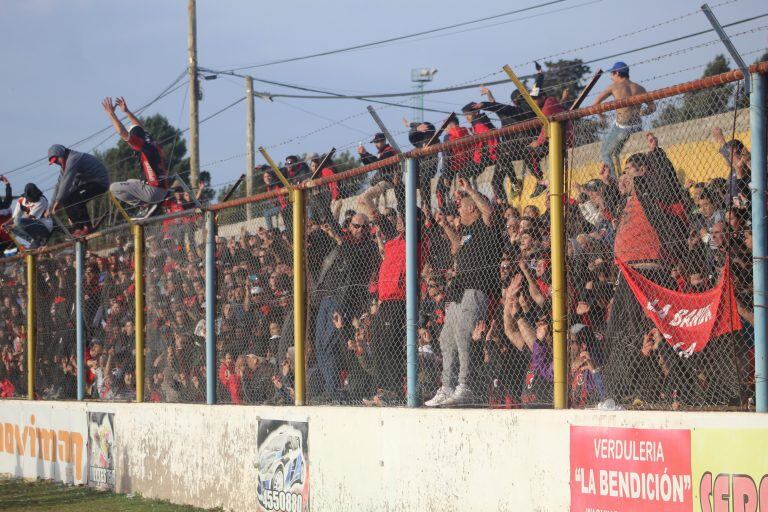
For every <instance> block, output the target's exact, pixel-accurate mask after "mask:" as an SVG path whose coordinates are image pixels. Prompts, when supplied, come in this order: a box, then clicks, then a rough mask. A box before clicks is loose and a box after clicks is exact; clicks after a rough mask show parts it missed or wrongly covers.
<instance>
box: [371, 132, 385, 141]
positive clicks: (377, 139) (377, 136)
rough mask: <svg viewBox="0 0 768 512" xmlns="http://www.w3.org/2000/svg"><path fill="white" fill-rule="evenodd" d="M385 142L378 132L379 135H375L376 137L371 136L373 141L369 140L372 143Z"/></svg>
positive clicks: (381, 134)
mask: <svg viewBox="0 0 768 512" xmlns="http://www.w3.org/2000/svg"><path fill="white" fill-rule="evenodd" d="M385 140H387V138H386V137H385V136H384V134H383V133H381V132H379V133H377V134H376V135H374V136H373V140H371V142H372V143H376V142H384V141H385Z"/></svg>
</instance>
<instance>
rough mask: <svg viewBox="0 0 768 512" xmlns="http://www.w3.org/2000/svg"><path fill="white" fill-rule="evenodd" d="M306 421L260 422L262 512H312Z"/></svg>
mask: <svg viewBox="0 0 768 512" xmlns="http://www.w3.org/2000/svg"><path fill="white" fill-rule="evenodd" d="M308 431H309V425H308V424H307V422H305V421H284V420H259V433H258V436H257V450H258V461H257V467H258V473H259V481H258V483H257V491H258V497H259V505H260V506H261V510H276V511H279V512H306V511H309V456H308V453H309V448H308V445H307V437H308V436H307V434H308Z"/></svg>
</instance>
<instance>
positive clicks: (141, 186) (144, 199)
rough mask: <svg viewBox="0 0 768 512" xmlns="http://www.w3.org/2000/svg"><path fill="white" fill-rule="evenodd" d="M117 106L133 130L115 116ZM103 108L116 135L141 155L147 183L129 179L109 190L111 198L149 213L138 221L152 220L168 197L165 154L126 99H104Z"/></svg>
mask: <svg viewBox="0 0 768 512" xmlns="http://www.w3.org/2000/svg"><path fill="white" fill-rule="evenodd" d="M115 105H117V106H118V107H120V108H121V109H122V111H123V112H124V113H125V115H126V116H127V117H128V119H129V120H130V121H131V123H132V126H131V128H130V129H128V130H126V128H125V126H124V125H123V123H122V122H121V121H120V119H118V117H117V115H116V114H115ZM101 106H102V107H104V110H105V111H106V112H107V115H108V116H109V118H110V120H111V121H112V125H113V126H114V127H115V131H116V132H117V133H118V135H120V138H121V139H123V140H124V141H125V142H126V143H127V144H128V145H129V146H130V147H131V149H133V150H134V151H138V152H139V155H140V159H141V169H142V171H143V173H144V180H137V179H130V180H126V181H118V182H116V183H113V184H112V186H110V187H109V190H110V191H111V192H112V194H113V195H114V196H115V197H116V198H117V199H118V200H120V201H122V202H124V203H126V204H128V205H129V206H131V207H132V208H134V209H137V208H140V207H146V211H144V212H142V214H140V215H138V216H139V217H142V218H143V217H149V216H150V215H152V214H153V213H154V212H155V211H156V210H157V207H158V206H159V205H160V204H161V203H162V202H163V201H164V200H165V199H166V197H168V188H169V185H170V180H169V179H168V170H167V169H166V166H165V161H164V159H163V150H162V147H161V146H160V143H158V142H157V141H156V140H155V139H153V138H152V135H151V134H149V133H148V132H147V131H146V130H144V126H143V125H142V124H141V121H139V118H137V117H136V116H135V115H134V114H133V113H132V112H131V111H130V110H129V109H128V105H127V104H126V103H125V100H124V99H123V98H117V99H116V100H115V103H114V104H113V103H112V98H105V99H104V101H102V102H101Z"/></svg>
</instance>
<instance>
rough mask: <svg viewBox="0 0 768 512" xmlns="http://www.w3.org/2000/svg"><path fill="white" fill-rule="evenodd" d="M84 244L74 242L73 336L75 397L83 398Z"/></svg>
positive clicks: (80, 241)
mask: <svg viewBox="0 0 768 512" xmlns="http://www.w3.org/2000/svg"><path fill="white" fill-rule="evenodd" d="M84 266H85V244H84V243H83V242H82V240H78V241H77V242H75V329H76V331H75V336H76V346H77V399H78V400H84V399H85V325H83V279H84V277H85V272H84V268H83V267H84Z"/></svg>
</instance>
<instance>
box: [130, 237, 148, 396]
mask: <svg viewBox="0 0 768 512" xmlns="http://www.w3.org/2000/svg"><path fill="white" fill-rule="evenodd" d="M131 228H132V230H133V251H134V252H133V282H134V285H135V286H134V294H135V297H134V303H135V306H136V313H135V315H136V347H135V348H136V375H135V377H136V379H135V381H136V402H137V403H141V402H143V401H144V328H145V321H144V226H142V225H140V224H134V225H133V226H131Z"/></svg>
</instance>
